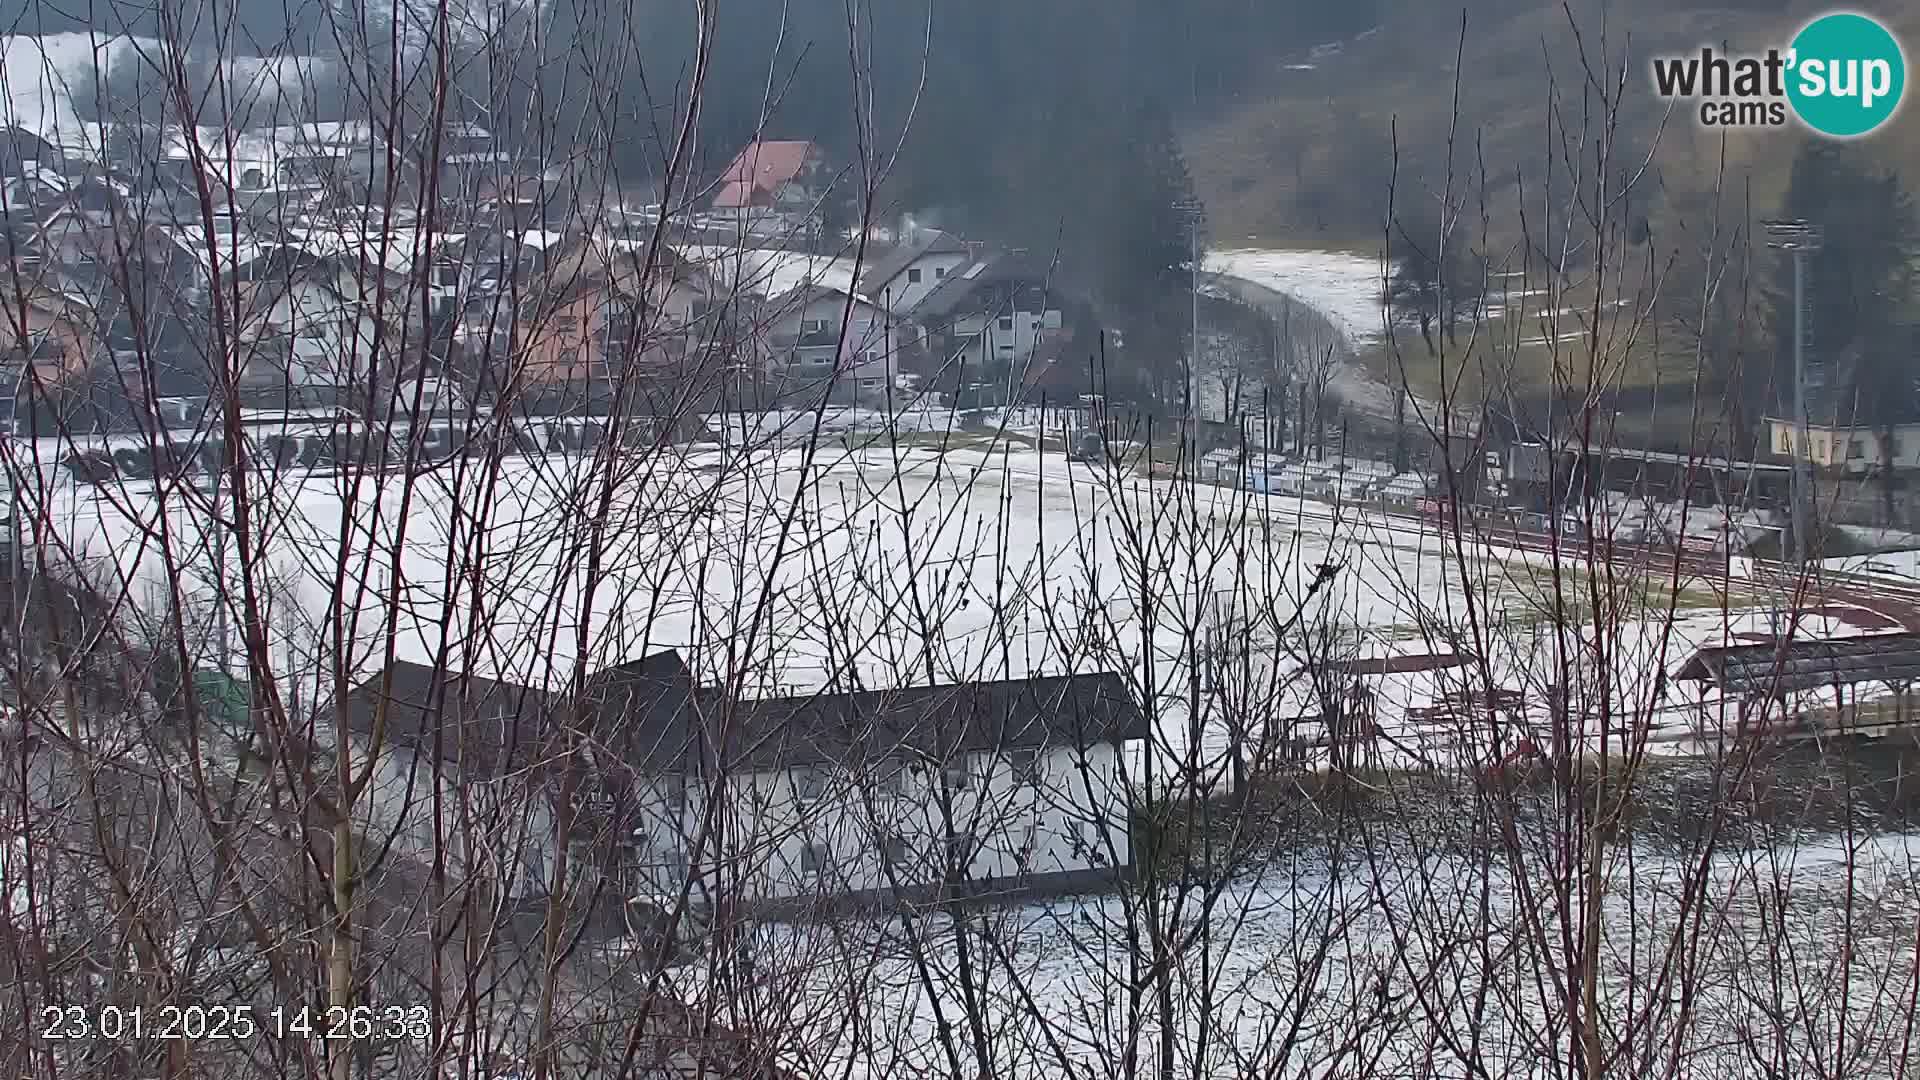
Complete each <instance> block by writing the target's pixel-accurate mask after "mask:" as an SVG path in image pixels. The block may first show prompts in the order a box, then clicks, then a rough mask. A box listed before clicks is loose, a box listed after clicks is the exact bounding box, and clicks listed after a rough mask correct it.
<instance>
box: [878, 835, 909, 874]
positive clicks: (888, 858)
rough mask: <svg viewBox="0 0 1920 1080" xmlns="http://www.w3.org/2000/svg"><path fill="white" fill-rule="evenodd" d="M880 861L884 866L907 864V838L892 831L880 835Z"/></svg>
mask: <svg viewBox="0 0 1920 1080" xmlns="http://www.w3.org/2000/svg"><path fill="white" fill-rule="evenodd" d="M879 847H880V862H881V864H882V865H884V866H894V867H899V866H905V865H906V864H907V838H906V837H904V836H898V835H895V834H892V833H888V834H885V835H883V836H881V837H880V844H879Z"/></svg>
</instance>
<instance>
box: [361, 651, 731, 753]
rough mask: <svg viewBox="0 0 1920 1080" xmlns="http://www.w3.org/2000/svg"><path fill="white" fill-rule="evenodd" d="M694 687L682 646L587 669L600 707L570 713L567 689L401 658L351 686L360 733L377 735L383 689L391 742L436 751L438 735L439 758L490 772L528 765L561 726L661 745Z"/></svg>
mask: <svg viewBox="0 0 1920 1080" xmlns="http://www.w3.org/2000/svg"><path fill="white" fill-rule="evenodd" d="M388 677H391V679H392V683H391V689H390V691H383V686H384V685H385V682H384V681H385V679H386V678H388ZM692 685H693V683H692V676H691V674H690V673H689V672H688V671H687V667H686V663H685V662H684V661H683V660H681V659H680V656H679V655H678V654H677V653H674V652H673V651H671V650H668V651H666V652H660V653H655V654H653V655H652V656H647V657H644V658H642V659H639V660H635V661H631V662H628V663H625V664H620V665H617V666H615V667H611V668H607V669H604V670H602V671H599V672H596V673H594V674H593V675H591V676H589V677H588V678H587V693H588V694H589V695H590V697H591V699H592V702H593V705H594V707H593V708H592V709H590V710H588V711H587V712H586V713H585V714H583V715H581V716H578V717H570V716H568V715H566V714H564V713H563V711H562V705H563V704H564V698H563V697H562V696H561V695H558V694H548V693H546V692H544V691H542V690H538V689H535V688H533V687H529V686H522V685H519V684H516V683H511V682H506V681H502V680H497V679H487V678H481V677H478V676H473V675H464V674H461V673H459V672H451V671H447V670H445V669H436V668H434V667H431V666H429V665H426V664H416V663H413V662H411V661H406V660H400V661H395V662H394V663H393V665H392V666H391V667H389V668H388V669H387V671H386V672H383V673H382V674H379V675H375V676H373V677H372V678H370V679H368V680H367V681H365V682H363V683H361V684H360V685H359V686H358V687H356V688H355V689H354V690H353V693H352V695H351V697H352V707H351V716H352V725H353V729H354V730H355V731H356V732H359V733H360V734H363V735H367V734H371V733H372V731H373V725H374V720H375V716H376V713H377V711H378V706H379V704H380V702H381V700H382V697H383V693H384V696H385V701H386V704H387V709H386V719H385V722H384V723H385V726H384V727H383V728H382V738H383V741H384V742H386V743H388V744H398V745H402V746H409V747H411V748H414V749H417V750H420V751H423V752H426V753H434V752H435V750H436V746H435V737H436V735H437V736H438V740H439V742H438V747H437V750H438V753H439V756H440V757H442V758H444V759H446V760H449V761H453V760H460V761H463V762H465V763H466V764H467V765H468V766H469V767H472V768H478V769H483V770H487V769H497V768H503V767H504V768H514V767H520V766H524V765H527V764H529V763H530V762H531V761H532V760H533V758H534V756H535V755H537V754H539V753H540V750H541V745H542V743H543V742H545V741H546V739H547V738H548V737H549V736H550V735H552V734H554V733H555V732H556V730H557V729H558V726H559V725H562V724H566V725H567V726H569V727H572V728H573V729H574V730H575V733H577V734H579V735H582V736H585V737H588V738H591V739H593V740H594V741H596V742H599V743H601V744H603V745H605V746H607V747H608V748H609V749H611V750H613V751H615V752H616V753H617V754H619V755H620V756H622V757H623V758H627V759H628V760H630V761H634V759H646V758H649V757H651V756H653V755H655V754H657V753H658V752H659V749H660V743H661V742H662V741H663V736H664V735H665V734H666V731H665V729H666V728H667V725H668V723H669V721H670V719H671V718H672V717H673V716H674V715H675V714H677V713H678V712H680V711H681V708H680V706H681V705H682V703H684V701H685V700H686V697H687V695H688V693H689V692H690V691H691V690H692ZM450 719H451V720H452V721H453V722H451V723H449V722H448V721H449V720H450ZM635 764H638V762H637V761H635Z"/></svg>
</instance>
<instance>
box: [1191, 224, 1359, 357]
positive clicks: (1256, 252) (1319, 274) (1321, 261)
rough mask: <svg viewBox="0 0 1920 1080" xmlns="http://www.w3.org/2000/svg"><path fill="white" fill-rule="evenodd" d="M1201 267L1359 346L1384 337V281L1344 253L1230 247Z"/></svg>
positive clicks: (1208, 256) (1216, 252)
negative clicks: (1262, 290)
mask: <svg viewBox="0 0 1920 1080" xmlns="http://www.w3.org/2000/svg"><path fill="white" fill-rule="evenodd" d="M1205 265H1206V268H1207V269H1209V270H1212V271H1215V272H1217V273H1222V274H1228V275H1231V276H1233V277H1237V278H1241V279H1243V280H1246V281H1250V282H1252V283H1254V284H1255V285H1262V286H1265V287H1266V288H1269V289H1273V290H1274V291H1276V292H1282V293H1286V294H1287V295H1288V296H1291V297H1293V298H1294V299H1295V300H1298V301H1299V302H1301V303H1303V304H1305V305H1307V306H1308V307H1311V308H1313V309H1314V310H1316V311H1318V312H1320V313H1321V314H1322V315H1325V316H1326V317H1327V319H1328V320H1329V321H1331V322H1332V323H1333V324H1334V326H1335V327H1336V328H1337V329H1338V330H1339V331H1340V333H1341V334H1342V335H1344V336H1345V337H1346V339H1347V344H1348V345H1350V346H1359V345H1362V344H1365V343H1367V342H1371V341H1378V340H1379V339H1381V338H1382V337H1384V336H1386V331H1387V307H1386V304H1385V303H1383V302H1382V297H1383V295H1384V294H1385V279H1384V275H1383V272H1382V270H1381V266H1380V260H1379V259H1377V258H1374V257H1373V256H1371V255H1359V254H1355V253H1354V252H1350V251H1275V250H1268V249H1262V248H1234V249H1228V250H1225V251H1214V252H1210V253H1208V255H1207V258H1206V263H1205Z"/></svg>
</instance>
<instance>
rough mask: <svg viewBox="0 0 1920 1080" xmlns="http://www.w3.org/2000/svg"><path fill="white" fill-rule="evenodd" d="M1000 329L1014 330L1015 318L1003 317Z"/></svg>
mask: <svg viewBox="0 0 1920 1080" xmlns="http://www.w3.org/2000/svg"><path fill="white" fill-rule="evenodd" d="M1000 329H1002V330H1012V329H1013V316H1011V315H1003V316H1001V318H1000Z"/></svg>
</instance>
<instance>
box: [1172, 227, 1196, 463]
mask: <svg viewBox="0 0 1920 1080" xmlns="http://www.w3.org/2000/svg"><path fill="white" fill-rule="evenodd" d="M1173 208H1174V209H1175V210H1177V211H1179V212H1180V214H1181V216H1182V217H1184V218H1186V221H1187V245H1188V256H1187V257H1188V259H1189V260H1190V261H1189V262H1188V263H1187V267H1188V292H1189V293H1190V296H1189V302H1190V303H1191V305H1192V309H1193V310H1192V320H1193V322H1192V327H1191V330H1190V334H1191V337H1190V338H1189V344H1188V346H1187V365H1186V368H1187V370H1186V378H1185V380H1184V383H1185V385H1184V386H1183V387H1182V390H1181V392H1182V395H1183V397H1184V398H1185V402H1184V405H1183V410H1182V411H1183V412H1185V414H1186V415H1185V417H1184V419H1185V420H1186V425H1185V426H1186V429H1187V433H1188V436H1189V437H1190V438H1192V439H1193V440H1194V444H1195V448H1196V450H1197V449H1198V446H1199V429H1198V427H1197V426H1196V425H1197V424H1198V421H1199V405H1198V403H1197V402H1196V401H1195V398H1196V397H1197V396H1198V394H1199V384H1200V217H1201V213H1202V208H1201V204H1200V200H1198V199H1194V198H1185V199H1181V200H1180V201H1178V202H1176V203H1174V204H1173Z"/></svg>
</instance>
